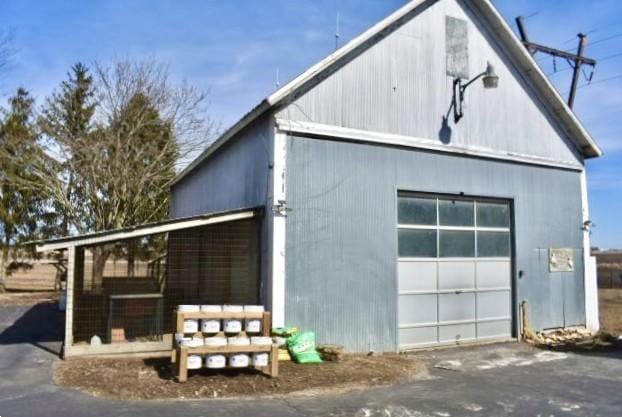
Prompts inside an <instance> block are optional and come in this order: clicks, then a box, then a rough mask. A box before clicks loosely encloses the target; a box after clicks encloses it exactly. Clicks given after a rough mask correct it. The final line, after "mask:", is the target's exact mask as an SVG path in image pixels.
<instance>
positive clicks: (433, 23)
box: [278, 0, 581, 164]
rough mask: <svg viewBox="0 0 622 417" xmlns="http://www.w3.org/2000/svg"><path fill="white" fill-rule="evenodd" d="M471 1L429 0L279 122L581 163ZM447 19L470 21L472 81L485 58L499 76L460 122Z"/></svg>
mask: <svg viewBox="0 0 622 417" xmlns="http://www.w3.org/2000/svg"><path fill="white" fill-rule="evenodd" d="M469 1H470V0H469ZM469 1H457V0H439V1H437V2H434V1H429V2H428V3H427V4H429V7H427V8H425V9H424V10H423V11H421V12H419V14H415V15H414V16H412V17H411V20H409V21H407V22H406V23H404V24H403V25H402V26H400V27H398V28H396V29H395V30H394V31H392V32H391V31H388V33H386V34H385V35H386V37H381V38H380V39H379V40H378V41H377V43H375V44H373V45H372V46H371V47H370V48H369V49H367V50H365V51H364V52H363V53H362V54H360V55H359V56H357V57H356V58H354V59H353V60H351V61H350V62H348V63H346V64H345V65H344V66H343V67H341V68H340V69H338V70H336V71H335V72H334V73H332V74H331V75H329V76H328V77H327V78H326V79H324V80H323V81H321V82H320V83H319V84H318V85H316V86H315V87H313V88H312V89H311V90H310V91H308V92H306V93H305V94H304V95H302V96H301V97H300V98H298V99H297V100H295V101H294V102H293V103H292V104H291V105H289V106H285V107H284V108H283V109H281V110H280V111H279V113H278V117H280V118H285V119H290V120H297V121H304V122H313V123H320V124H326V125H332V126H339V127H346V128H354V129H362V130H368V131H376V132H384V133H392V134H400V135H405V136H412V137H418V138H425V139H438V140H439V141H440V142H443V143H445V144H446V146H447V148H449V149H451V147H452V146H467V147H484V148H487V149H492V150H495V151H498V152H507V153H511V154H515V155H530V156H536V157H545V158H551V159H555V160H557V161H563V162H567V163H574V164H580V161H581V158H580V157H579V156H578V154H577V151H576V149H573V147H572V145H570V146H569V144H570V143H571V142H570V140H569V139H568V138H567V136H566V135H565V134H564V132H563V131H562V130H561V129H560V128H559V125H558V123H556V122H555V119H554V116H553V115H552V114H551V112H550V111H547V110H546V109H545V107H544V106H543V105H542V103H541V101H540V100H539V99H538V97H537V94H536V93H535V91H534V90H533V88H531V87H530V86H529V83H527V82H526V81H525V80H524V77H523V76H522V75H521V74H520V71H519V70H518V69H517V68H516V67H515V66H514V65H513V64H512V62H511V60H510V59H509V58H508V57H507V56H506V55H505V53H504V52H503V49H502V48H501V47H499V46H498V45H497V44H496V42H495V40H494V38H493V37H492V36H490V35H489V34H488V32H487V29H486V28H485V27H484V25H483V23H481V22H480V21H479V19H478V18H477V16H476V14H475V13H474V12H473V11H470V10H469V7H468V3H469ZM446 16H451V17H454V18H458V19H462V20H465V21H467V33H468V67H469V75H470V77H474V76H476V75H477V74H478V73H480V72H482V71H483V70H484V69H485V68H486V62H487V61H490V62H491V63H492V64H493V65H494V66H495V70H496V72H497V74H498V75H499V87H498V88H497V89H493V90H486V89H484V88H483V86H482V83H481V81H477V82H476V83H474V84H473V85H472V86H470V87H469V89H468V90H467V91H466V95H465V102H464V113H465V117H464V119H462V120H461V121H460V123H458V124H455V123H454V122H453V113H452V112H451V108H450V104H451V98H452V89H453V77H452V76H448V75H447V58H446V34H445V24H446V23H445V21H446ZM444 117H446V118H447V121H446V122H447V123H446V124H444V123H443V120H444V119H443V118H444ZM440 142H439V143H440Z"/></svg>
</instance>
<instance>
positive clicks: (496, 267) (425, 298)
mask: <svg viewBox="0 0 622 417" xmlns="http://www.w3.org/2000/svg"><path fill="white" fill-rule="evenodd" d="M397 208H398V210H397V211H398V231H397V237H398V239H397V240H398V260H397V261H398V265H397V269H398V277H397V278H398V323H399V328H398V338H399V345H400V346H401V347H403V348H409V347H419V346H433V345H437V344H451V343H461V342H468V341H476V340H479V339H482V340H492V339H505V338H509V337H511V335H512V326H513V319H512V302H513V298H512V260H511V254H512V231H511V217H512V216H511V212H510V209H511V204H510V203H509V202H508V201H500V200H496V199H486V198H481V199H476V198H465V197H456V198H453V197H452V198H448V197H447V196H442V195H439V196H434V195H430V194H417V193H402V192H400V193H399V195H398V207H397ZM422 248H423V249H425V250H423V249H422Z"/></svg>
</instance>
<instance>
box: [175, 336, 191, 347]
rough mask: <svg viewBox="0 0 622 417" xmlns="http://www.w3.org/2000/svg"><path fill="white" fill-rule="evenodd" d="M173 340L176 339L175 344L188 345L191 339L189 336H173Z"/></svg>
mask: <svg viewBox="0 0 622 417" xmlns="http://www.w3.org/2000/svg"><path fill="white" fill-rule="evenodd" d="M175 340H176V341H177V344H178V345H179V346H188V343H189V342H190V341H191V340H192V338H191V337H180V338H177V337H175Z"/></svg>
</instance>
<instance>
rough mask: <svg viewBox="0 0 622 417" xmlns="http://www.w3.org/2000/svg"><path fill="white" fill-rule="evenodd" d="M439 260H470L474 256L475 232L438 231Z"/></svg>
mask: <svg viewBox="0 0 622 417" xmlns="http://www.w3.org/2000/svg"><path fill="white" fill-rule="evenodd" d="M438 249H439V256H440V257H441V258H472V257H474V256H475V232H473V231H470V230H466V231H465V230H439V244H438Z"/></svg>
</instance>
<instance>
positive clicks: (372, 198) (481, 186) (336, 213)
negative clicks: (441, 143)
mask: <svg viewBox="0 0 622 417" xmlns="http://www.w3.org/2000/svg"><path fill="white" fill-rule="evenodd" d="M397 190H413V191H430V192H439V193H460V192H463V193H465V194H466V195H473V196H490V197H503V198H509V199H513V201H514V205H515V242H516V269H517V270H523V271H525V272H524V276H523V277H522V278H521V279H517V282H516V290H517V293H516V295H517V297H516V299H517V300H518V301H520V300H523V299H526V300H528V302H529V308H530V316H531V321H532V325H533V327H534V328H536V329H540V328H549V327H559V326H564V325H573V324H582V323H584V321H585V318H584V317H585V313H584V291H583V277H582V273H583V265H582V257H581V246H582V231H581V191H580V174H579V172H576V171H565V170H559V169H551V168H544V167H536V166H528V165H518V164H512V163H506V162H499V161H491V160H483V159H475V158H464V157H459V156H451V155H447V154H439V153H430V152H424V151H416V150H408V149H399V148H391V147H381V146H373V145H366V144H354V143H346V142H336V141H327V140H320V139H309V138H288V147H287V203H288V206H289V207H290V208H291V209H292V211H291V212H290V213H289V214H288V217H287V225H286V233H287V246H286V285H285V286H286V301H285V303H286V304H285V321H286V324H290V325H298V326H301V327H302V328H304V329H309V330H314V331H316V332H317V335H318V340H319V341H320V342H324V343H342V344H344V345H345V346H346V347H347V348H348V349H350V350H356V351H367V350H370V349H372V350H377V351H386V350H394V349H396V346H397V340H396V339H397V336H396V327H397V324H396V302H397V295H396V294H397V278H396V269H397V261H396V260H397V232H396V193H397ZM549 247H566V248H574V249H575V272H573V273H549V272H548V251H547V249H548V248H549Z"/></svg>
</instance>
